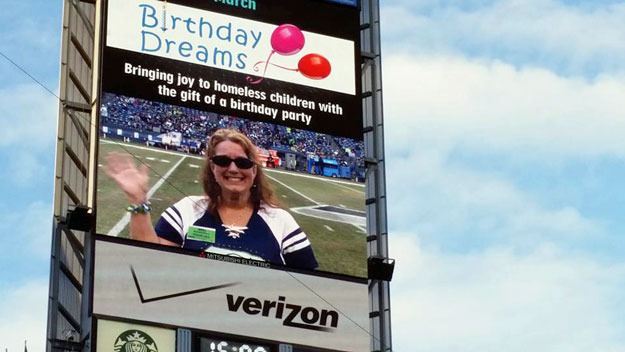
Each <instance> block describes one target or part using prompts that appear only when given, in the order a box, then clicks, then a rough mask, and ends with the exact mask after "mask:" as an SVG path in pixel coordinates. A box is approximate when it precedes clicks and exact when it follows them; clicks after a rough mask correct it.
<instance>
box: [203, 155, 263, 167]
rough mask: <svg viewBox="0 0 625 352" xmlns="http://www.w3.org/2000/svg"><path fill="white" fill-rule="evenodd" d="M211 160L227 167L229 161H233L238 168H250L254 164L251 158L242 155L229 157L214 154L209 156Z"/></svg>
mask: <svg viewBox="0 0 625 352" xmlns="http://www.w3.org/2000/svg"><path fill="white" fill-rule="evenodd" d="M211 161H212V162H213V164H215V165H217V166H221V167H228V166H230V163H232V162H233V161H234V165H236V166H237V167H238V168H239V169H250V168H251V167H252V166H254V165H255V164H254V162H253V161H252V160H250V159H248V158H244V157H242V156H240V157H238V158H234V159H231V158H230V157H228V156H225V155H215V156H214V157H212V158H211Z"/></svg>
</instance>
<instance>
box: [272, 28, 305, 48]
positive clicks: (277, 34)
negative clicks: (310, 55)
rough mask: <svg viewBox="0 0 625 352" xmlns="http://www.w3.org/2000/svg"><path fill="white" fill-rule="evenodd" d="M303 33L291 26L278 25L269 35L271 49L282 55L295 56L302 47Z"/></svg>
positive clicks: (303, 41)
mask: <svg viewBox="0 0 625 352" xmlns="http://www.w3.org/2000/svg"><path fill="white" fill-rule="evenodd" d="M304 43H305V39H304V33H302V31H301V30H300V29H299V28H297V27H296V26H294V25H292V24H282V25H279V26H278V27H277V28H276V29H275V30H274V31H273V33H271V47H272V48H273V50H275V51H276V52H277V53H279V54H282V55H293V54H297V52H299V51H300V50H302V48H303V47H304Z"/></svg>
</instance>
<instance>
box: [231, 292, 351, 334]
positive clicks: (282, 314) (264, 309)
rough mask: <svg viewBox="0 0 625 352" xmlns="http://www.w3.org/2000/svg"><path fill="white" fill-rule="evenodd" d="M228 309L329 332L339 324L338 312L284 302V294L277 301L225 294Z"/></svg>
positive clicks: (293, 325)
mask: <svg viewBox="0 0 625 352" xmlns="http://www.w3.org/2000/svg"><path fill="white" fill-rule="evenodd" d="M226 300H227V302H228V310H230V311H231V312H235V313H236V312H239V310H242V311H243V313H245V314H249V315H258V314H260V315H261V316H263V317H269V318H274V319H279V320H282V325H284V326H290V327H293V328H300V329H308V330H317V331H325V332H330V331H333V329H335V328H336V327H337V326H338V324H339V313H338V312H337V311H334V310H327V309H322V310H319V309H317V308H314V307H302V306H300V305H298V304H291V303H286V302H285V300H286V298H285V297H284V296H278V300H277V301H269V300H263V301H261V300H260V299H258V298H254V297H243V296H237V297H234V295H226Z"/></svg>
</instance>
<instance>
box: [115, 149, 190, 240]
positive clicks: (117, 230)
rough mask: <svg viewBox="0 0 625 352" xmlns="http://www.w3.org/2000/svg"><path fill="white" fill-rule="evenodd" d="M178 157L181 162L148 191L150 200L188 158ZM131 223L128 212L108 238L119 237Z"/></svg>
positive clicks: (184, 156)
mask: <svg viewBox="0 0 625 352" xmlns="http://www.w3.org/2000/svg"><path fill="white" fill-rule="evenodd" d="M178 156H182V158H180V160H178V162H177V163H176V164H175V165H174V166H172V167H171V169H169V170H168V171H167V173H165V175H163V176H162V177H161V178H160V179H159V180H158V181H157V182H156V183H155V184H154V186H152V188H150V190H149V191H148V196H147V198H148V199H150V198H151V197H152V196H153V195H154V193H156V191H157V190H158V189H159V188H160V187H161V186H162V185H163V183H165V180H167V178H168V177H169V176H170V175H171V174H172V173H173V172H174V170H176V168H178V166H179V165H180V164H181V163H182V162H183V161H184V159H186V158H187V156H186V155H178ZM129 222H130V213H128V212H126V214H124V216H122V218H121V219H119V221H118V222H117V224H115V226H113V227H112V228H111V229H110V230H109V232H108V233H107V235H108V236H115V237H117V236H118V235H119V233H120V232H122V230H123V229H124V227H126V225H128V223H129Z"/></svg>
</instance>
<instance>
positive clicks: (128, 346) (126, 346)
mask: <svg viewBox="0 0 625 352" xmlns="http://www.w3.org/2000/svg"><path fill="white" fill-rule="evenodd" d="M113 351H114V352H158V349H157V348H156V343H154V340H152V338H151V337H150V335H148V334H146V333H144V332H143V331H141V330H128V331H124V332H123V333H121V334H120V335H119V336H118V337H117V340H115V346H114V348H113Z"/></svg>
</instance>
